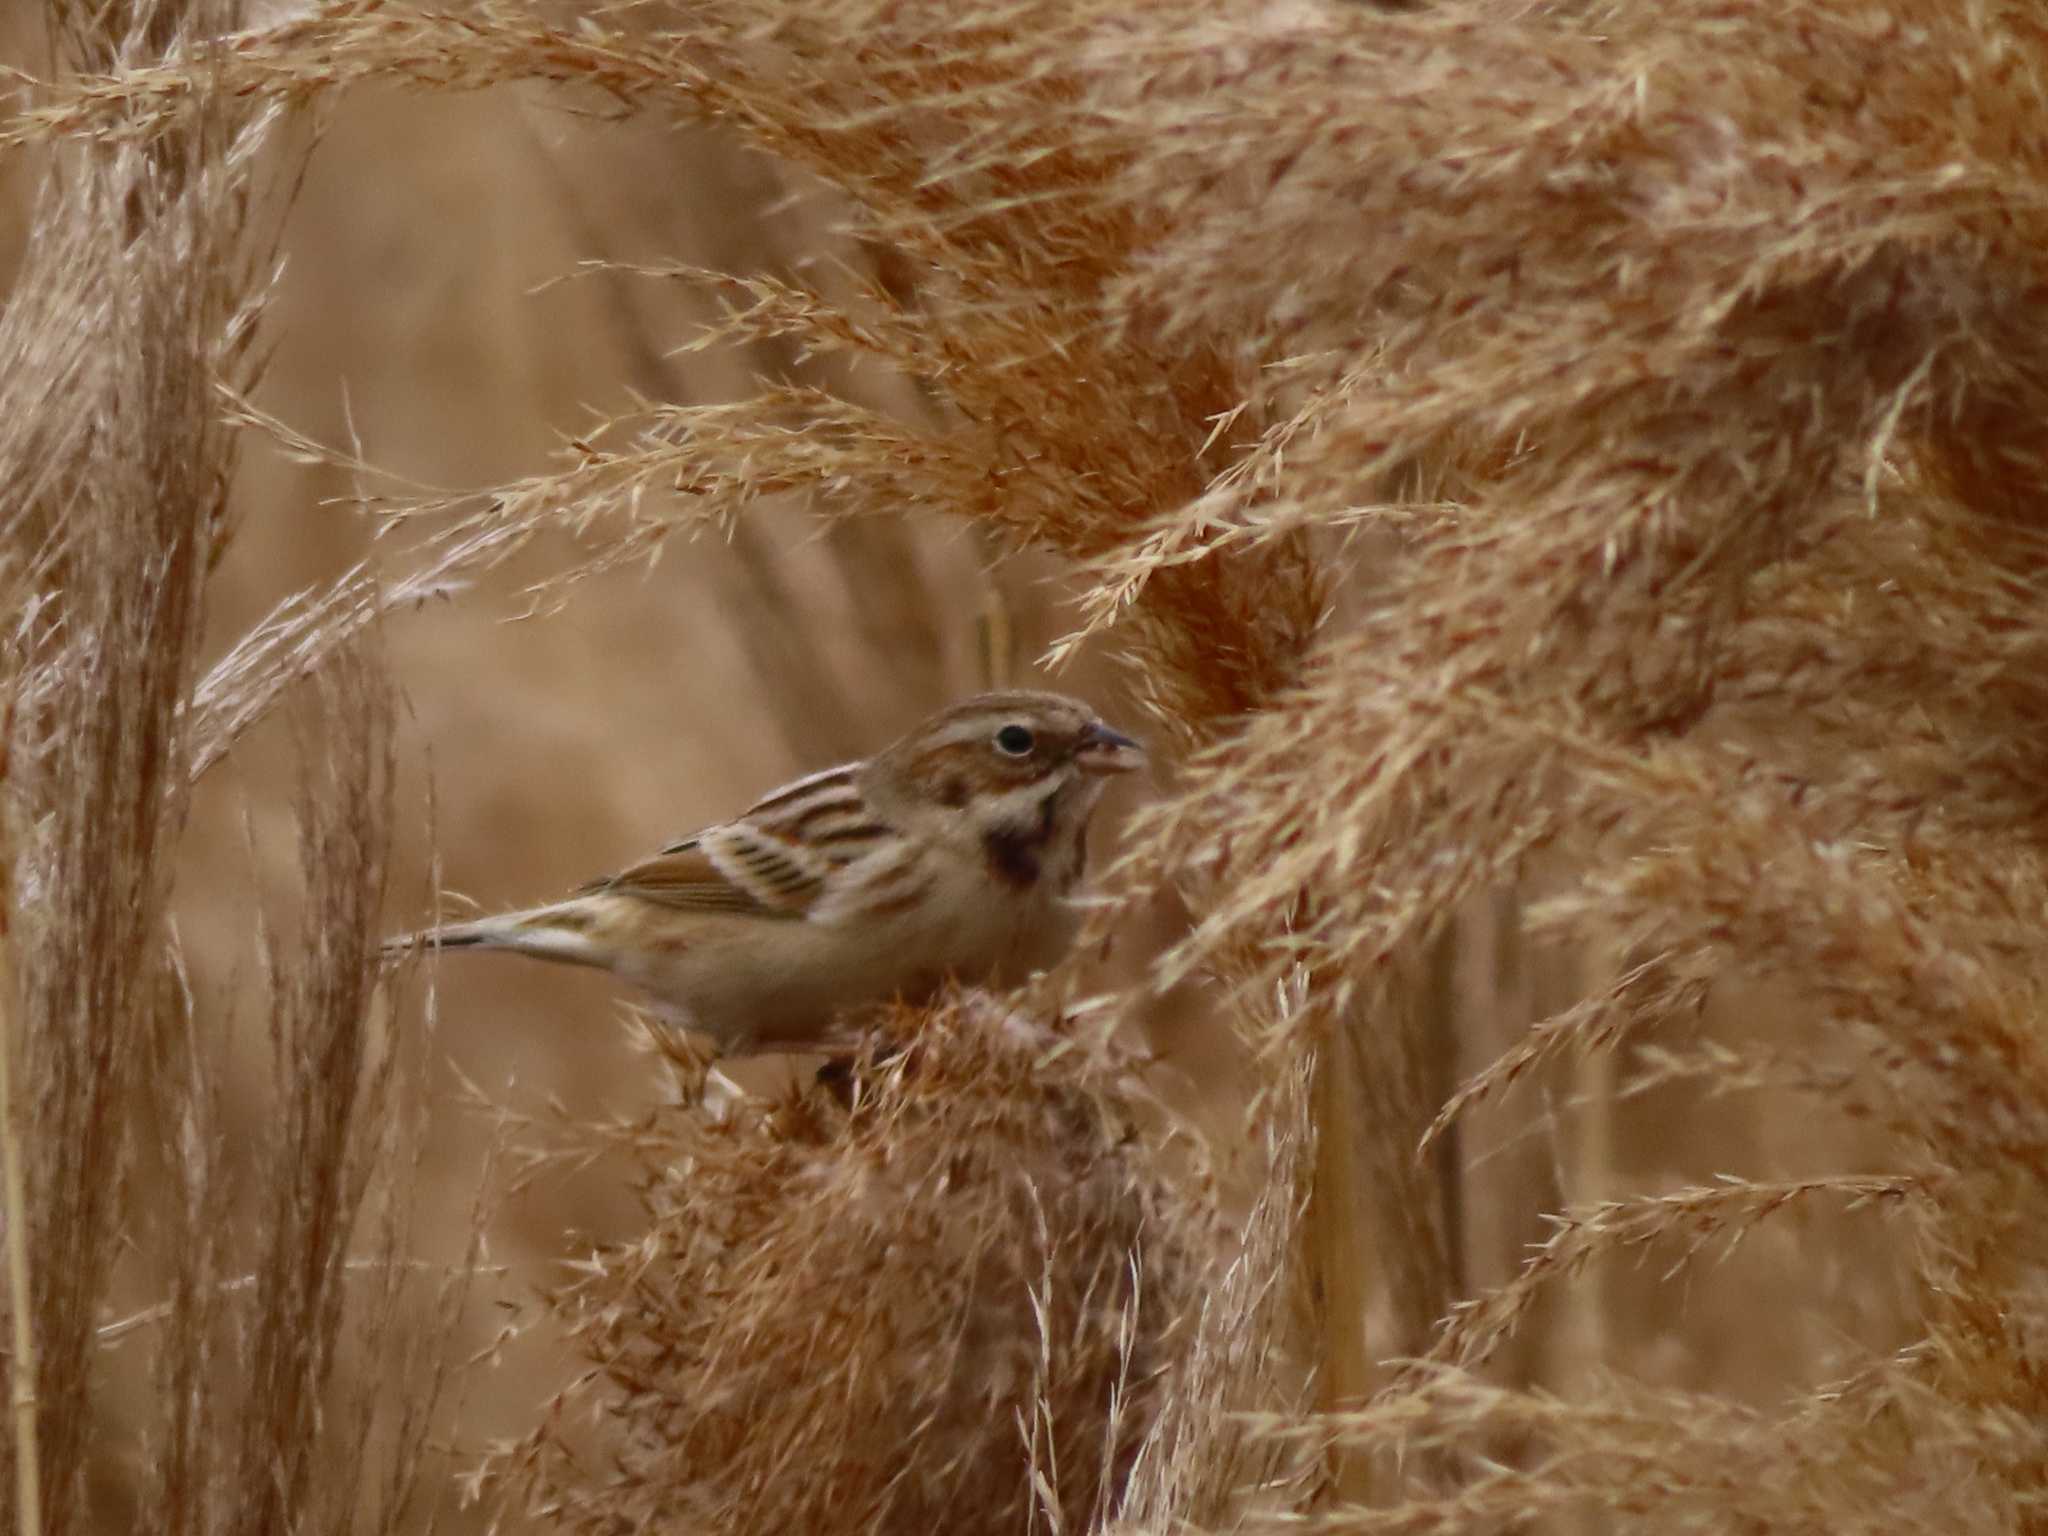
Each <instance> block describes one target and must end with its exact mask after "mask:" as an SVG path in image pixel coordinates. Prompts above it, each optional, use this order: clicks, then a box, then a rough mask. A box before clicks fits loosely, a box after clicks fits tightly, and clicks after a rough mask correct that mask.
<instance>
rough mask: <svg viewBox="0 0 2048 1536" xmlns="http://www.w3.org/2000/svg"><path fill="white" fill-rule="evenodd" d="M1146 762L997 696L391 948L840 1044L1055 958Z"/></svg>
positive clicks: (1115, 737) (1069, 712)
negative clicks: (604, 983) (624, 861)
mask: <svg viewBox="0 0 2048 1536" xmlns="http://www.w3.org/2000/svg"><path fill="white" fill-rule="evenodd" d="M1144 761H1145V754H1144V751H1143V749H1142V748H1140V747H1139V746H1138V744H1137V743H1136V742H1134V741H1132V740H1131V739H1130V738H1129V737H1127V736H1123V735H1119V734H1118V733H1117V732H1116V731H1113V730H1111V729H1110V728H1109V727H1108V726H1106V725H1104V724H1103V723H1102V721H1101V720H1100V719H1098V718H1097V717H1096V715H1095V713H1094V711H1093V710H1091V709H1089V707H1088V706H1087V705H1085V704H1083V703H1081V702H1080V701H1079V700H1077V699H1070V698H1065V697H1062V696H1061V695H1059V694H1053V693H988V694H983V695H981V696H980V697H978V698H972V699H969V700H967V701H966V702H965V703H961V704H956V705H954V706H953V707H952V708H950V709H946V710H942V711H941V712H940V713H939V714H937V715H935V716H933V717H932V718H931V719H929V720H927V721H926V722H925V723H924V724H923V725H920V726H919V727H918V728H917V729H916V730H914V731H912V732H911V733H910V734H909V735H908V736H905V737H904V738H903V739H902V740H901V741H898V742H896V743H895V744H894V745H893V746H891V747H888V748H886V749H885V750H884V751H882V752H880V753H878V754H876V755H875V756H874V757H871V758H868V759H867V760H866V761H864V762H857V763H847V764H845V765H844V766H842V767H838V768H829V769H827V770H825V771H824V772H823V773H814V774H812V775H810V776H809V777H808V778H802V779H798V780H797V781H796V782H795V783H793V784H788V785H785V786H784V787H783V788H781V789H778V790H776V791H775V792H774V793H773V794H771V795H769V796H768V797H767V798H766V799H764V800H762V801H760V802H759V803H757V804H756V805H755V806H754V807H753V808H752V809H750V810H748V811H747V812H746V813H745V814H744V815H741V816H739V817H737V818H735V819H734V820H732V821H728V822H722V823H720V824H719V825H717V826H714V827H706V828H705V829H704V830H703V831H701V832H697V833H695V834H693V835H691V836H689V837H686V838H684V839H683V840H682V841H680V842H676V843H671V844H669V846H668V847H666V848H664V849H662V850H661V852H660V853H658V854H656V855H655V856H654V857H653V858H650V859H647V860H645V861H644V862H642V863H639V864H635V865H633V866H632V867H631V868H630V869H624V870H621V871H620V872H619V873H618V874H615V875H611V876H608V877H607V878H605V879H602V880H597V881H593V882H592V883H591V884H589V885H586V886H584V887H583V888H582V889H581V890H579V891H577V892H576V893H575V894H574V895H572V896H570V897H569V898H568V899H567V900H566V901H558V902H555V903H553V904H552V905H550V906H545V907H533V908H530V909H528V910H526V911H523V912H508V913H506V914H504V915H503V916H499V917H485V918H479V919H477V920H475V921H473V922H461V923H449V924H446V925H444V926H442V927H438V928H430V929H428V930H426V931H425V932H423V933H417V934H413V935H411V936H409V937H406V938H402V939H395V940H393V941H392V942H391V943H389V944H387V945H386V946H385V948H386V951H387V952H399V951H405V950H410V949H413V948H417V947H426V948H430V949H501V950H511V951H513V952H514V953H517V954H523V955H533V956H536V957H538V958H540V959H543V960H560V961H566V962H568V963H570V964H572V965H589V966H596V967H598V968H600V969H603V970H608V971H610V972H612V973H613V974H614V975H616V976H618V977H620V978H622V979H623V980H625V981H627V982H630V983H632V984H633V985H635V986H637V987H639V988H640V989H642V990H643V991H645V992H647V993H648V994H649V995H651V996H652V997H653V998H654V1000H655V1001H656V1002H657V1003H658V1004H659V1005H660V1006H661V1008H662V1010H663V1011H664V1012H665V1013H666V1014H667V1015H668V1016H669V1018H670V1019H671V1021H672V1022H674V1023H676V1024H678V1025H680V1026H682V1027H684V1028H688V1029H695V1030H700V1031H702V1032H703V1033H705V1034H707V1035H709V1036H711V1037H712V1039H713V1040H714V1041H715V1042H716V1043H717V1044H718V1046H719V1047H720V1048H721V1049H722V1050H725V1051H729V1052H735V1053H745V1052H749V1051H764V1050H767V1051H772V1050H800V1049H806V1048H812V1047H823V1046H828V1045H830V1044H832V1043H833V1042H834V1041H835V1039H839V1040H843V1037H839V1036H835V1035H834V1032H833V1028H832V1026H833V1024H834V1023H835V1021H837V1020H839V1019H841V1018H842V1017H843V1016H845V1015H847V1014H849V1013H852V1012H855V1011H858V1010H859V1009H861V1008H863V1007H865V1006H868V1005H871V1004H875V1003H881V1002H886V1001H888V1000H889V999H891V998H894V997H902V998H905V999H909V1000H913V1001H915V1000H917V999H919V998H922V997H925V996H928V995H930V994H931V993H932V992H933V991H935V990H936V989H937V988H938V986H939V985H940V983H941V982H942V981H944V980H945V979H946V978H947V977H949V976H952V977H957V978H959V979H961V980H964V981H970V982H988V983H992V984H995V985H1009V984H1013V983H1015V982H1018V981H1021V980H1023V979H1024V978H1025V977H1026V976H1027V975H1029V974H1030V973H1031V972H1032V971H1034V970H1042V969H1045V968H1047V967H1049V966H1051V965H1052V964H1053V963H1054V962H1055V961H1057V960H1058V959H1059V958H1060V956H1061V955H1063V954H1064V953H1065V952H1066V950H1067V947H1068V945H1069V944H1071V943H1072V942H1073V937H1074V932H1075V929H1076V928H1077V927H1078V925H1079V914H1078V912H1077V911H1076V910H1075V908H1074V906H1073V904H1072V902H1071V901H1070V899H1069V898H1070V897H1071V896H1072V895H1073V892H1074V888H1075V886H1076V885H1077V884H1078V883H1079V881H1080V879H1081V875H1082V872H1083V869H1084V867H1085V865H1086V861H1087V838H1088V818H1089V816H1090V815H1091V813H1093V811H1094V809H1095V804H1096V801H1097V800H1099V799H1100V798H1101V795H1102V790H1103V788H1104V784H1105V782H1106V776H1107V775H1110V774H1116V773H1124V772H1128V771H1129V770H1131V769H1133V768H1137V767H1139V766H1141V765H1142V764H1143V763H1144Z"/></svg>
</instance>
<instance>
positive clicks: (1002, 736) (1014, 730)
mask: <svg viewBox="0 0 2048 1536" xmlns="http://www.w3.org/2000/svg"><path fill="white" fill-rule="evenodd" d="M1034 745H1036V741H1035V739H1034V738H1033V736H1032V734H1031V728H1030V727H1029V726H1024V725H1006V726H1004V727H1003V728H1002V729H1001V730H1000V731H997V732H996V750H997V751H999V752H1004V753H1007V754H1008V755H1009V756H1011V757H1023V756H1025V755H1027V754H1028V753H1029V752H1030V751H1031V749H1032V747H1033V746H1034Z"/></svg>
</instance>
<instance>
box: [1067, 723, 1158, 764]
mask: <svg viewBox="0 0 2048 1536" xmlns="http://www.w3.org/2000/svg"><path fill="white" fill-rule="evenodd" d="M1074 761H1075V763H1077V764H1078V765H1079V766H1080V768H1081V770H1082V772H1084V773H1129V772H1130V771H1131V770H1132V769H1134V768H1142V767H1144V766H1145V749H1144V748H1143V747H1141V746H1139V745H1138V744H1137V743H1136V742H1135V741H1133V740H1131V738H1130V737H1128V736H1124V735H1120V734H1119V733H1118V732H1116V731H1112V730H1111V729H1110V728H1109V727H1108V726H1106V725H1104V724H1102V723H1101V722H1100V721H1097V722H1096V723H1095V724H1093V725H1091V726H1088V727H1087V728H1086V729H1085V730H1083V731H1082V732H1081V739H1080V740H1079V741H1077V742H1076V743H1075V744H1074Z"/></svg>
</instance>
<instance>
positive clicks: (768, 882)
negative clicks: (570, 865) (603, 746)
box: [577, 765, 887, 918]
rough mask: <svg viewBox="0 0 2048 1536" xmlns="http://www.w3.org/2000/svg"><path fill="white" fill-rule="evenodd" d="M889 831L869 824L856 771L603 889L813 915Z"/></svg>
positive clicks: (702, 907)
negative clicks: (843, 874)
mask: <svg viewBox="0 0 2048 1536" xmlns="http://www.w3.org/2000/svg"><path fill="white" fill-rule="evenodd" d="M886 832H887V829H886V828H885V827H882V826H880V825H879V824H877V823H876V822H875V821H874V819H873V818H872V817H871V816H870V815H869V813H868V811H867V807H866V803H865V801H863V800H862V798H861V794H860V790H859V788H858V786H857V784H856V783H855V780H854V772H853V766H852V765H848V766H846V767H842V768H828V769H826V770H825V771H824V772H823V773H814V774H812V775H810V776H809V777H808V778H803V779H798V780H797V781H796V782H795V783H793V784H787V785H785V786H783V787H782V788H781V789H778V790H776V791H775V792H774V793H773V794H770V795H768V796H766V797H764V798H763V799H762V800H760V801H759V802H758V803H756V804H755V805H754V806H753V808H752V809H750V810H749V811H748V812H747V813H746V814H745V815H744V816H741V817H740V818H739V819H737V820H736V821H728V822H724V823H721V824H720V825H718V826H715V827H706V828H705V829H704V830H703V831H701V832H697V833H693V834H692V835H691V836H689V837H686V838H683V839H682V840H681V841H680V842H674V843H670V844H669V845H668V847H666V848H664V849H662V850H661V852H659V853H657V854H656V855H654V857H652V858H650V859H645V860H643V861H641V862H640V863H638V864H635V865H633V866H632V867H631V868H629V869H623V870H621V871H619V873H617V874H616V875H611V876H609V877H607V878H606V879H603V880H597V881H593V882H592V883H591V884H589V885H587V886H585V887H584V888H583V889H582V890H581V891H579V892H578V893H577V894H578V895H589V894H594V893H597V892H604V893H607V894H613V895H622V896H637V897H639V898H640V899H641V900H643V901H652V902H657V903H659V904H660V905H662V906H667V907H677V908H681V909H683V910H686V911H696V912H740V913H747V914H750V915H753V916H758V917H780V918H801V917H805V916H807V915H809V914H810V913H811V911H812V909H813V908H814V907H815V906H816V905H817V902H818V898H819V897H820V896H821V895H822V894H823V893H824V890H825V882H826V880H827V879H828V878H829V877H830V876H831V874H832V872H833V871H834V870H836V869H840V868H843V867H844V866H845V865H847V864H850V863H852V862H853V861H854V860H855V859H857V858H858V857H860V856H861V855H862V854H863V853H865V852H867V851H869V850H870V849H871V848H872V847H873V846H874V840H875V839H876V838H878V837H881V836H884V835H886Z"/></svg>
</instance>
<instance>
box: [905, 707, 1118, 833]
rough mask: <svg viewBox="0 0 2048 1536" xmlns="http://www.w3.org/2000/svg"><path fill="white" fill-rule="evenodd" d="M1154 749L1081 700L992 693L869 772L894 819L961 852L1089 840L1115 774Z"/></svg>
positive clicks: (928, 724)
mask: <svg viewBox="0 0 2048 1536" xmlns="http://www.w3.org/2000/svg"><path fill="white" fill-rule="evenodd" d="M1144 764H1145V751H1144V748H1142V747H1140V746H1139V745H1138V744H1137V743H1136V742H1135V741H1133V740H1131V738H1130V737H1128V736H1125V735H1123V734H1121V733H1120V732H1118V731H1115V730H1112V729H1111V728H1110V727H1109V726H1108V725H1106V724H1104V723H1103V721H1102V719H1101V718H1100V717H1099V716H1098V715H1097V714H1096V713H1095V711H1094V710H1092V709H1090V708H1089V707H1088V706H1087V705H1086V704H1084V703H1082V702H1081V701H1080V700H1079V699H1071V698H1068V697H1066V696H1065V695H1063V694H1057V693H1023V692H1017V693H985V694H981V695H979V696H978V697H975V698H972V699H968V700H965V701H964V702H962V703H959V704H955V705H953V706H952V707H951V708H950V709H946V710H942V711H940V712H939V713H938V714H937V715H934V716H933V717H932V718H931V719H929V720H927V721H925V723H924V724H922V725H920V726H919V727H918V728H917V729H916V730H914V731H912V732H911V733H910V734H909V735H907V736H905V737H904V738H903V739H902V740H901V741H898V742H897V743H895V745H893V746H891V747H889V748H888V749H887V750H886V751H884V752H882V753H881V754H880V755H878V756H877V757H876V758H874V760H873V761H872V762H871V764H870V765H869V769H868V783H867V786H866V788H867V791H868V793H869V795H870V796H871V797H872V798H873V799H874V800H875V801H876V803H877V804H878V805H880V806H882V807H884V808H885V809H886V811H887V813H888V814H890V816H891V818H892V820H897V821H898V823H899V824H900V825H906V827H914V828H915V829H916V830H917V831H919V832H920V833H922V834H923V835H926V836H930V837H934V838H936V839H938V840H940V841H945V842H951V843H955V844H957V845H959V846H961V847H968V846H980V845H984V844H986V843H987V842H988V841H989V840H990V839H991V838H998V839H1000V838H1009V839H1025V840H1031V841H1041V840H1049V839H1052V838H1056V837H1058V836H1059V835H1060V834H1061V833H1062V832H1072V833H1074V834H1075V835H1076V836H1078V835H1079V832H1080V829H1081V828H1083V827H1085V826H1086V823H1087V820H1088V816H1089V814H1090V812H1092V811H1093V810H1094V808H1095V802H1096V801H1097V800H1098V799H1099V798H1100V797H1101V794H1102V790H1103V787H1104V785H1105V784H1106V783H1107V781H1108V779H1109V778H1110V777H1111V776H1112V775H1115V774H1120V773H1128V772H1130V771H1132V770H1133V769H1136V768H1141V767H1143V766H1144Z"/></svg>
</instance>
